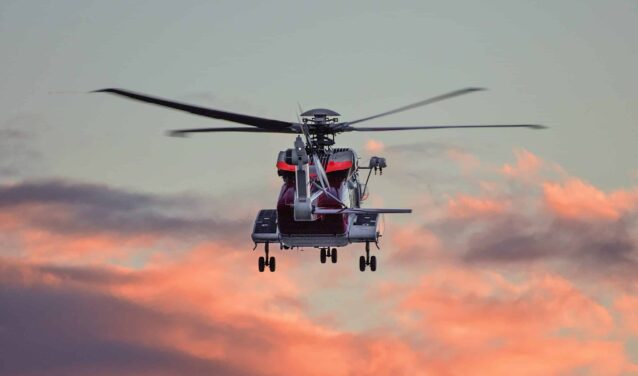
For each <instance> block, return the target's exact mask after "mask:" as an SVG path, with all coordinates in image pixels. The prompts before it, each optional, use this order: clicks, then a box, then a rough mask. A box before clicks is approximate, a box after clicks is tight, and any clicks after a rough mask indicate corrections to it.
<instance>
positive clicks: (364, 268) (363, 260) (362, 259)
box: [359, 256, 366, 272]
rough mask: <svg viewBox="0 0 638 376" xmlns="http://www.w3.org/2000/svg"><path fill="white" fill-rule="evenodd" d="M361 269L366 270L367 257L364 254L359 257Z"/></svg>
mask: <svg viewBox="0 0 638 376" xmlns="http://www.w3.org/2000/svg"><path fill="white" fill-rule="evenodd" d="M359 270H360V271H362V272H365V271H366V258H365V257H363V256H361V257H359Z"/></svg>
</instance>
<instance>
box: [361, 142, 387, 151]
mask: <svg viewBox="0 0 638 376" xmlns="http://www.w3.org/2000/svg"><path fill="white" fill-rule="evenodd" d="M365 150H366V151H367V152H368V153H370V154H374V153H380V152H382V151H383V150H385V145H384V144H383V142H381V141H379V140H374V139H368V140H367V141H366V144H365Z"/></svg>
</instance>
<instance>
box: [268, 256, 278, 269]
mask: <svg viewBox="0 0 638 376" xmlns="http://www.w3.org/2000/svg"><path fill="white" fill-rule="evenodd" d="M275 266H276V265H275V258H274V257H270V260H269V261H268V268H270V271H271V272H274V271H275Z"/></svg>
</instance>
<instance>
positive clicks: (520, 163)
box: [500, 149, 543, 177]
mask: <svg viewBox="0 0 638 376" xmlns="http://www.w3.org/2000/svg"><path fill="white" fill-rule="evenodd" d="M515 154H516V163H515V164H509V163H506V164H504V165H503V167H501V169H500V171H501V172H502V173H503V174H504V175H507V176H512V177H530V176H533V175H535V174H536V173H538V172H539V171H540V169H541V167H542V165H543V161H542V160H541V159H540V158H539V157H537V156H536V155H534V154H532V153H530V152H529V151H527V150H525V149H519V150H516V151H515Z"/></svg>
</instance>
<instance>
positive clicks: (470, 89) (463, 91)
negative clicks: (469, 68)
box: [347, 87, 485, 124]
mask: <svg viewBox="0 0 638 376" xmlns="http://www.w3.org/2000/svg"><path fill="white" fill-rule="evenodd" d="M481 90H485V89H483V88H479V87H468V88H465V89H461V90H456V91H452V92H449V93H446V94H442V95H438V96H436V97H432V98H429V99H425V100H422V101H419V102H416V103H412V104H409V105H407V106H403V107H399V108H395V109H394V110H390V111H386V112H383V113H380V114H378V115H372V116H368V117H365V118H363V119H358V120H354V121H349V122H347V124H356V123H361V122H362V121H368V120H372V119H376V118H380V117H382V116H387V115H392V114H396V113H397V112H402V111H407V110H411V109H413V108H417V107H421V106H425V105H428V104H430V103H434V102H439V101H442V100H445V99H449V98H454V97H458V96H459V95H463V94H469V93H473V92H475V91H481Z"/></svg>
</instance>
